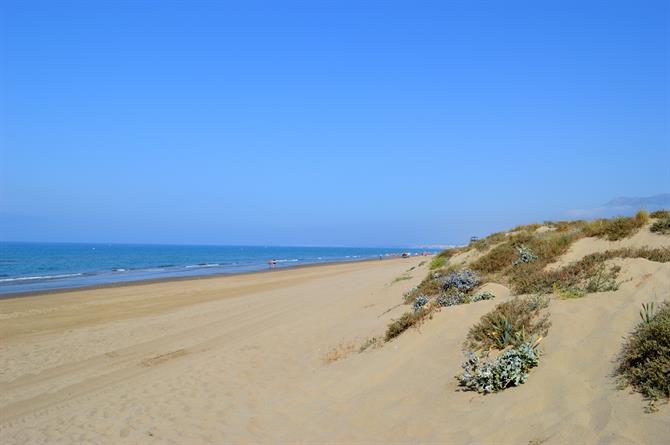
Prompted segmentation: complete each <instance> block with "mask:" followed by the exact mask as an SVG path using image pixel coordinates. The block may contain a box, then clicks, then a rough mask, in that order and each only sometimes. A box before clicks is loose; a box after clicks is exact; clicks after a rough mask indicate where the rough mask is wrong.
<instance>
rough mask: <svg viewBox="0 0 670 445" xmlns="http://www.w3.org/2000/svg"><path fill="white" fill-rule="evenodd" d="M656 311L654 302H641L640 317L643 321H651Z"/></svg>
mask: <svg viewBox="0 0 670 445" xmlns="http://www.w3.org/2000/svg"><path fill="white" fill-rule="evenodd" d="M655 312H656V307H655V304H654V302H653V301H652V302H651V303H642V309H640V318H641V319H642V321H643V322H644V323H651V321H652V320H653V319H654V313H655Z"/></svg>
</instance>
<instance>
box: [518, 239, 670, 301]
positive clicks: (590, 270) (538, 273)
mask: <svg viewBox="0 0 670 445" xmlns="http://www.w3.org/2000/svg"><path fill="white" fill-rule="evenodd" d="M612 258H645V259H648V260H650V261H655V262H659V263H666V262H668V261H670V249H668V248H656V249H648V248H641V249H631V248H624V249H615V250H608V251H605V252H598V253H593V254H591V255H587V256H585V257H584V258H582V259H581V260H579V261H577V262H574V263H572V264H568V265H567V266H565V267H562V268H561V269H558V270H550V271H547V270H543V269H522V270H520V271H518V273H515V274H513V275H512V276H511V278H510V281H511V282H512V284H513V286H514V290H515V291H516V292H517V293H520V294H526V293H535V292H540V293H548V292H552V291H553V288H554V285H556V286H558V288H559V289H562V290H566V289H574V288H581V289H583V290H585V291H587V292H591V291H590V290H588V289H587V287H588V288H589V289H593V288H594V286H596V285H597V286H596V288H598V289H600V290H598V291H595V292H602V291H605V290H616V289H617V288H618V283H616V277H617V275H618V273H619V271H620V268H619V267H617V266H612V267H610V268H609V270H603V268H604V265H603V263H604V262H605V261H607V260H610V259H612ZM589 283H591V286H589Z"/></svg>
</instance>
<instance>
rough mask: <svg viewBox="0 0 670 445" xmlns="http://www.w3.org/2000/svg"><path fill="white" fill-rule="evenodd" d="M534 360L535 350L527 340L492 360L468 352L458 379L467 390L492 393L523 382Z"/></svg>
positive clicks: (536, 359)
mask: <svg viewBox="0 0 670 445" xmlns="http://www.w3.org/2000/svg"><path fill="white" fill-rule="evenodd" d="M538 363H539V351H537V350H536V348H534V347H533V346H532V345H531V344H530V343H523V344H521V345H520V346H518V347H516V348H511V349H508V350H507V351H505V352H503V353H502V354H501V355H499V356H498V357H497V358H496V359H494V360H480V359H479V357H478V356H477V355H476V354H474V353H472V352H468V353H467V356H466V361H465V362H464V363H463V365H462V367H463V373H462V374H461V375H460V376H458V381H459V384H460V385H461V386H463V387H465V388H467V389H469V390H471V391H477V392H480V393H484V394H487V393H492V392H496V391H500V390H503V389H505V388H509V387H510V386H518V385H520V384H522V383H525V382H526V380H527V379H528V371H529V370H530V369H531V368H534V367H535V366H537V365H538Z"/></svg>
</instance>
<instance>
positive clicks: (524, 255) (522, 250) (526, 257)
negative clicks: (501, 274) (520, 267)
mask: <svg viewBox="0 0 670 445" xmlns="http://www.w3.org/2000/svg"><path fill="white" fill-rule="evenodd" d="M516 251H517V252H518V254H519V256H518V257H517V259H516V260H514V261H513V262H512V265H513V266H516V265H517V264H524V263H533V262H535V261H537V255H535V254H534V253H533V251H532V250H530V249H529V248H528V247H526V246H525V245H523V244H521V245H520V246H517V247H516Z"/></svg>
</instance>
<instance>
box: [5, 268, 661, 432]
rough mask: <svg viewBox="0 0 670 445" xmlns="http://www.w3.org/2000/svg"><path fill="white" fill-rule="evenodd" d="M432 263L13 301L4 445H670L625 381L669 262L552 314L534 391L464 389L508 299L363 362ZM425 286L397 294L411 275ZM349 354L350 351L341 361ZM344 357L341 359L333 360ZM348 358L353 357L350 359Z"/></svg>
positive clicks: (442, 317)
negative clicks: (639, 329)
mask: <svg viewBox="0 0 670 445" xmlns="http://www.w3.org/2000/svg"><path fill="white" fill-rule="evenodd" d="M421 261H424V259H421V258H412V259H408V260H402V259H397V260H388V261H383V262H376V261H375V262H364V263H352V264H338V265H329V266H319V267H313V268H305V269H295V270H284V271H276V272H271V273H264V274H252V275H242V276H234V277H219V278H210V279H201V280H191V281H176V282H164V283H153V284H142V285H129V286H122V287H115V288H108V289H97V290H87V291H77V292H64V293H60V294H51V295H41V296H34V297H24V298H16V299H10V300H3V301H0V323H1V325H0V326H1V332H0V335H1V339H2V340H1V348H0V440H1V441H2V443H3V444H13V443H128V444H130V443H133V444H145V443H149V444H150V443H174V444H198V443H287V442H290V443H296V442H298V443H388V442H395V443H419V442H433V443H519V444H527V443H529V442H530V441H534V440H536V441H546V443H659V444H660V443H664V442H665V440H666V439H667V438H668V437H670V416H669V414H670V410H669V409H668V408H667V406H662V407H661V410H660V411H659V412H657V413H653V414H646V413H645V412H644V407H645V403H644V401H643V400H642V398H641V397H640V396H638V395H636V394H631V393H630V392H628V391H619V390H617V389H616V386H615V382H614V380H613V379H612V378H611V377H610V374H611V372H612V370H613V367H614V365H613V360H614V358H615V357H616V354H617V352H618V350H619V347H620V344H621V338H622V337H623V336H624V335H626V334H627V333H628V332H629V331H630V330H631V328H632V327H633V326H634V325H635V324H636V322H637V317H638V315H637V311H638V307H639V305H640V303H641V302H646V301H651V300H656V301H660V300H662V299H663V298H664V297H666V298H667V295H668V290H669V289H670V264H658V263H652V262H650V261H647V260H643V259H628V260H618V261H619V264H621V265H622V266H623V270H622V274H623V275H622V277H623V278H624V279H630V280H629V281H626V282H625V283H624V284H623V285H622V287H621V289H620V290H619V291H617V292H608V293H600V294H592V295H589V296H587V297H586V298H583V299H581V300H571V301H553V302H552V306H551V312H552V321H553V326H552V329H551V330H550V333H549V335H548V337H547V338H546V339H545V340H544V341H543V348H544V350H545V356H544V357H543V360H542V362H541V364H540V366H539V367H538V368H536V369H534V370H533V371H532V373H531V376H530V378H529V380H528V382H527V383H526V384H524V385H522V386H520V387H518V388H513V389H509V390H506V391H504V392H501V393H498V394H493V395H488V396H481V395H477V394H474V393H471V392H461V391H458V390H457V389H458V388H457V386H456V381H455V380H454V376H455V375H457V374H458V373H459V372H460V363H461V361H462V353H461V344H462V342H463V339H464V338H465V335H466V333H467V330H468V328H469V327H470V326H471V325H472V324H473V323H474V322H475V321H476V320H477V319H478V318H479V317H480V316H481V315H483V314H484V313H486V312H487V311H489V310H490V309H492V308H493V307H494V306H495V304H496V303H497V302H499V301H501V300H504V299H505V298H509V293H508V291H507V290H506V289H505V288H504V287H502V286H500V285H496V284H491V285H489V286H490V288H491V289H492V290H493V291H494V292H495V293H496V294H497V295H498V298H497V299H496V300H494V301H484V302H480V303H476V304H470V305H462V306H456V307H452V308H448V309H445V310H442V311H441V312H439V313H437V314H435V316H434V318H433V319H432V320H429V321H428V322H427V323H425V324H424V325H423V326H422V327H421V328H420V329H419V330H410V331H408V332H407V333H405V334H403V335H402V336H401V337H400V338H398V339H397V340H395V341H393V342H391V343H387V344H386V345H384V346H383V347H381V348H370V349H369V350H367V351H365V352H364V353H358V348H357V347H354V348H352V347H351V345H352V344H353V345H360V344H362V343H363V342H364V341H365V340H366V339H367V338H368V337H371V336H377V335H383V332H384V330H385V327H386V325H387V324H388V322H389V321H390V320H391V319H392V318H394V317H398V316H399V315H400V314H402V312H404V311H405V310H406V309H407V307H406V306H402V305H399V303H400V302H401V296H402V293H403V292H404V291H406V290H407V289H409V288H410V287H411V286H413V285H415V284H417V283H418V282H419V281H420V279H421V278H422V277H423V276H425V274H426V273H427V269H426V267H427V263H426V264H425V265H423V266H421V267H418V264H419V263H420V262H421ZM413 266H417V269H414V270H413V271H411V272H410V273H409V274H410V275H411V276H412V277H413V278H412V279H410V280H404V281H399V282H395V283H394V282H393V281H394V279H395V278H396V277H398V276H400V275H402V274H403V273H405V272H406V271H407V270H408V269H409V268H411V267H413ZM333 351H335V352H333ZM332 353H335V355H337V357H335V358H337V359H338V360H335V361H333V360H331V358H333V357H331V356H329V354H332ZM340 356H341V357H340Z"/></svg>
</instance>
